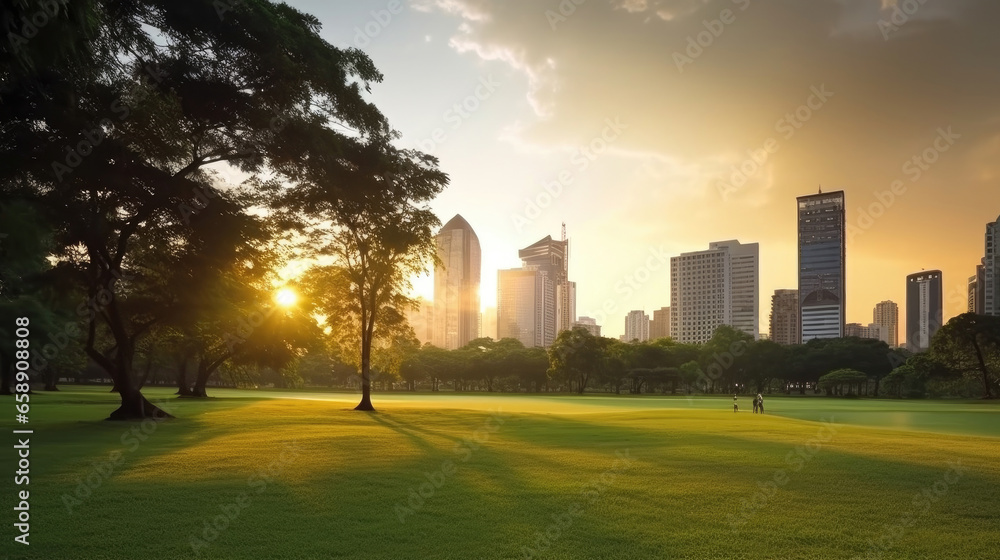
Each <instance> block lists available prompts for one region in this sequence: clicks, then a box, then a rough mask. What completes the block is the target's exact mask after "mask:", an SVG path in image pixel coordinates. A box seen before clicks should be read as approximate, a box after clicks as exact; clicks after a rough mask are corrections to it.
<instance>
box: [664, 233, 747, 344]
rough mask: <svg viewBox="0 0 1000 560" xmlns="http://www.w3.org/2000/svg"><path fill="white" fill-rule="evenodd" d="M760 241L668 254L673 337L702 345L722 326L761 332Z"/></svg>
mask: <svg viewBox="0 0 1000 560" xmlns="http://www.w3.org/2000/svg"><path fill="white" fill-rule="evenodd" d="M759 255H760V246H759V245H758V244H757V243H748V244H742V243H740V242H739V241H735V240H732V241H718V242H714V243H711V244H709V249H708V250H707V251H698V252H694V253H684V254H682V255H681V256H679V257H673V258H671V259H670V338H672V339H674V340H675V341H677V342H681V343H695V344H700V343H704V342H707V341H708V340H710V339H711V338H712V335H713V334H714V333H715V329H717V328H718V327H719V326H720V325H730V326H732V327H733V328H735V329H737V330H740V331H743V332H745V333H747V334H749V335H750V336H752V337H754V338H755V339H756V338H758V337H759V336H760V299H759V288H758V286H759V283H760V282H759V278H760V257H759Z"/></svg>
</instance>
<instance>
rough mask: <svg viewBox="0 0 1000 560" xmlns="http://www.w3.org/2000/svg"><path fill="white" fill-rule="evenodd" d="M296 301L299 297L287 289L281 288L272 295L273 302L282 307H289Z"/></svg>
mask: <svg viewBox="0 0 1000 560" xmlns="http://www.w3.org/2000/svg"><path fill="white" fill-rule="evenodd" d="M298 300H299V295H298V294H296V293H295V292H293V291H292V290H290V289H288V288H282V289H280V290H278V293H276V294H274V301H275V302H277V303H278V305H280V306H282V307H291V306H293V305H295V302H296V301H298Z"/></svg>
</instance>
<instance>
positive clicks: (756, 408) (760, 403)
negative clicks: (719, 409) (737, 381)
mask: <svg viewBox="0 0 1000 560" xmlns="http://www.w3.org/2000/svg"><path fill="white" fill-rule="evenodd" d="M736 400H737V397H736V395H733V412H739V411H740V405H739V404H737V402H736ZM758 412H759V413H761V414H764V397H763V396H761V394H760V393H757V396H756V397H754V399H753V413H754V414H757V413H758Z"/></svg>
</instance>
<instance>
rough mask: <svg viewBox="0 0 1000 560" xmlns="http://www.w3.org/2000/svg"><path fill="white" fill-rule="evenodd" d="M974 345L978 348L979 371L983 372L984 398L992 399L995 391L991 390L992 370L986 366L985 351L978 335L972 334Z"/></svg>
mask: <svg viewBox="0 0 1000 560" xmlns="http://www.w3.org/2000/svg"><path fill="white" fill-rule="evenodd" d="M972 346H973V347H974V348H975V349H976V359H977V360H979V371H981V372H982V374H983V398H984V399H992V398H993V393H992V392H991V391H990V370H989V368H988V367H986V361H985V360H983V351H982V349H981V348H980V347H979V340H977V339H976V336H975V335H973V336H972Z"/></svg>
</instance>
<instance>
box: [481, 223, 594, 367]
mask: <svg viewBox="0 0 1000 560" xmlns="http://www.w3.org/2000/svg"><path fill="white" fill-rule="evenodd" d="M568 253H569V241H567V240H565V239H564V240H562V241H556V240H555V239H552V236H546V237H545V238H544V239H541V240H539V241H538V242H536V243H533V244H532V245H530V246H528V247H525V248H524V249H521V250H520V251H518V256H519V257H520V258H521V265H522V266H521V268H517V269H512V270H501V271H500V272H499V273H498V277H497V279H498V283H497V337H498V338H516V339H518V340H520V341H521V342H523V343H524V345H525V346H528V347H531V346H540V347H543V348H548V347H549V346H551V345H552V343H553V342H555V339H556V336H557V335H558V334H559V332H561V331H563V330H569V329H571V328H573V323H575V322H576V283H575V282H570V281H569V279H568V277H567V274H568V270H569V261H568V258H569V254H568Z"/></svg>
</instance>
